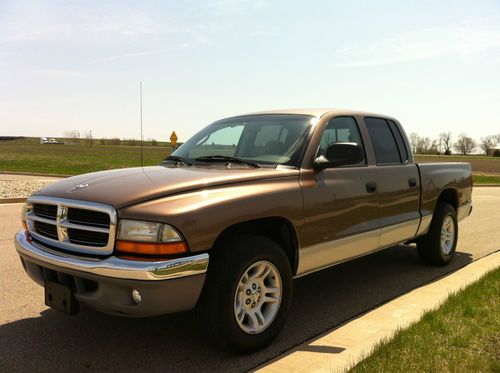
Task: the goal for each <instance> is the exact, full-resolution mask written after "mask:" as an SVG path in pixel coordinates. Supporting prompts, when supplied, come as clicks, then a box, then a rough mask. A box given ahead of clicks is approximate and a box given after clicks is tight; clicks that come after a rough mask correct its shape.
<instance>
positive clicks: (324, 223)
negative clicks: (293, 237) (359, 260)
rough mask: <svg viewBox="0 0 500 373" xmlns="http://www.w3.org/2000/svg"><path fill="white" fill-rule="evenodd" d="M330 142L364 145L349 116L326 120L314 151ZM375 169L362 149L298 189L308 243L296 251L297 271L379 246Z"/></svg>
mask: <svg viewBox="0 0 500 373" xmlns="http://www.w3.org/2000/svg"><path fill="white" fill-rule="evenodd" d="M335 142H354V143H357V144H359V145H361V146H363V141H362V139H361V136H360V132H359V128H358V125H357V122H356V120H355V119H354V118H353V117H335V118H333V119H331V120H330V121H329V122H328V124H327V126H326V128H325V130H324V133H323V135H322V138H321V142H320V145H319V148H318V153H317V156H320V155H324V154H325V152H326V149H327V147H328V145H331V144H333V143H335ZM376 172H377V170H376V167H375V166H368V164H367V161H366V155H365V157H364V159H363V161H362V162H360V163H359V164H356V165H348V166H339V167H334V168H327V169H323V170H321V171H316V172H315V182H314V183H313V185H312V186H308V187H307V188H304V189H303V198H304V213H305V233H306V235H307V245H305V246H304V247H302V248H301V251H300V261H299V263H300V266H299V269H298V274H303V273H307V272H311V271H314V270H317V269H320V268H323V267H326V266H329V265H331V264H334V263H338V262H341V261H344V260H347V259H350V258H353V257H356V256H360V255H363V254H365V253H367V252H370V251H373V250H376V249H377V248H378V245H379V223H378V190H377V188H376V179H377V173H376ZM374 185H375V188H373V186H374Z"/></svg>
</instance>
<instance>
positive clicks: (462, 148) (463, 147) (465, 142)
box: [453, 133, 477, 155]
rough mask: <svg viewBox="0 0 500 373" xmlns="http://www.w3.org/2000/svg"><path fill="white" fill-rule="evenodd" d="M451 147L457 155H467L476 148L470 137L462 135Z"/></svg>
mask: <svg viewBox="0 0 500 373" xmlns="http://www.w3.org/2000/svg"><path fill="white" fill-rule="evenodd" d="M453 147H454V148H455V150H456V151H457V152H458V153H460V154H462V155H468V154H470V153H472V152H473V151H474V149H476V148H477V143H476V142H475V141H474V139H473V138H472V137H468V136H467V135H466V134H463V133H462V134H460V136H458V140H457V142H456V143H455V145H453Z"/></svg>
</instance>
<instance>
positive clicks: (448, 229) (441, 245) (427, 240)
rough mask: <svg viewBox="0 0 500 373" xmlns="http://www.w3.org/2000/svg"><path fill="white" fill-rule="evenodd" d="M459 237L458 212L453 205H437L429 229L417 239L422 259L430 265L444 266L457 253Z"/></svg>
mask: <svg viewBox="0 0 500 373" xmlns="http://www.w3.org/2000/svg"><path fill="white" fill-rule="evenodd" d="M457 238H458V222H457V212H456V210H455V209H454V208H453V206H451V205H449V204H447V203H441V204H439V205H438V206H437V208H436V211H435V212H434V216H433V217H432V222H431V225H430V227H429V231H428V232H427V234H426V235H424V236H422V237H420V238H419V239H418V241H417V249H418V254H419V256H420V259H421V260H422V261H423V262H424V263H426V264H430V265H434V266H444V265H446V264H448V263H449V262H451V260H452V259H453V256H454V255H455V249H456V247H457Z"/></svg>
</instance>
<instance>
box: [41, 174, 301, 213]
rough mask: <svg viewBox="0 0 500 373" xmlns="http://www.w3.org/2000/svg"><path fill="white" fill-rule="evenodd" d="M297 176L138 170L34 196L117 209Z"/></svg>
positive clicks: (87, 178) (64, 183)
mask: <svg viewBox="0 0 500 373" xmlns="http://www.w3.org/2000/svg"><path fill="white" fill-rule="evenodd" d="M298 173H299V171H298V170H295V169H285V168H282V169H280V168H276V169H275V168H252V169H242V168H225V167H221V166H214V167H210V166H207V167H164V166H153V167H137V168H126V169H118V170H110V171H100V172H93V173H89V174H83V175H79V176H73V177H70V178H67V179H64V180H61V181H58V182H56V183H54V184H51V185H49V186H47V187H45V188H43V189H41V190H39V191H38V192H36V193H35V194H34V195H38V196H47V197H58V198H68V199H76V200H82V201H91V202H99V203H104V204H107V205H110V206H113V207H114V208H115V209H119V208H122V207H126V206H130V205H134V204H136V203H139V202H144V201H148V200H152V199H155V198H160V197H165V196H168V195H172V194H177V193H181V192H185V191H188V190H196V189H203V188H207V187H213V186H217V185H223V184H230V183H238V182H247V181H254V180H261V179H267V178H276V177H286V176H293V175H298Z"/></svg>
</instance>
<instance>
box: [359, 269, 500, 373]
mask: <svg viewBox="0 0 500 373" xmlns="http://www.w3.org/2000/svg"><path fill="white" fill-rule="evenodd" d="M351 372H353V373H358V372H405V373H407V372H500V269H497V270H494V271H492V272H490V273H489V274H487V275H486V276H485V277H483V278H482V279H481V280H479V281H478V282H476V283H474V284H472V285H471V286H469V287H467V288H466V289H464V290H462V291H460V292H458V293H456V294H454V295H452V296H450V297H449V298H448V299H447V301H446V302H445V303H444V304H443V305H442V306H441V307H439V308H438V309H437V310H435V311H432V312H429V313H426V314H425V315H424V316H423V317H422V319H421V320H420V321H419V322H418V323H416V324H413V325H412V326H410V327H409V328H408V329H405V330H401V331H399V332H398V333H396V335H395V336H394V338H392V339H391V340H390V341H388V342H383V343H381V344H380V345H379V346H377V347H376V348H375V349H374V351H373V352H372V354H371V355H370V356H369V357H368V358H366V359H365V360H363V361H362V362H360V363H358V364H357V365H356V366H355V367H354V368H353V369H352V370H351Z"/></svg>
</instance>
